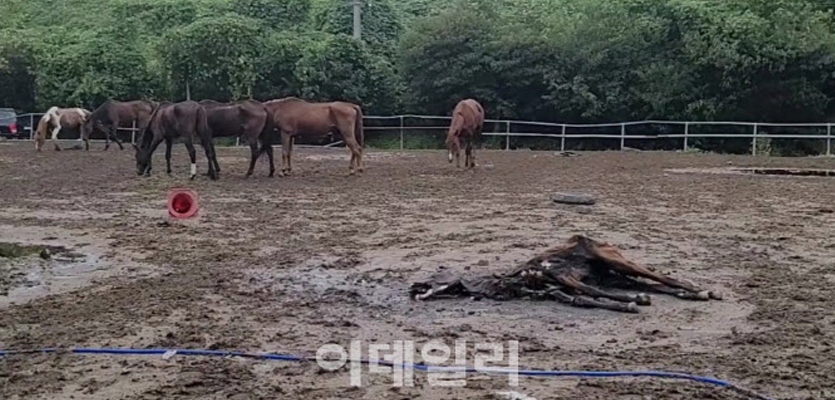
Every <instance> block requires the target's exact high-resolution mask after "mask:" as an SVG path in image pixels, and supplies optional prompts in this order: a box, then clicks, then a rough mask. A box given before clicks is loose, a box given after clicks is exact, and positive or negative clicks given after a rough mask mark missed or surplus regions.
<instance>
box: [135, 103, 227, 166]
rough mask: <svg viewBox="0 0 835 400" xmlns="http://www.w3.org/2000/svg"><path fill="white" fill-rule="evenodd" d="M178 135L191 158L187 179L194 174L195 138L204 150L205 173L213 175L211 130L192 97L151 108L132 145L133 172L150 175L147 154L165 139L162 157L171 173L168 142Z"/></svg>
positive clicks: (213, 153)
mask: <svg viewBox="0 0 835 400" xmlns="http://www.w3.org/2000/svg"><path fill="white" fill-rule="evenodd" d="M176 138H182V139H183V142H184V143H185V145H186V149H188V156H189V158H190V159H191V179H194V177H195V176H196V175H197V154H196V152H195V150H194V140H195V139H199V140H200V143H201V144H202V145H203V149H204V150H205V151H206V158H207V159H208V162H209V174H208V175H209V177H210V178H211V179H213V180H214V179H217V176H218V175H217V171H216V170H215V165H217V158H216V156H215V147H214V144H213V143H212V130H211V129H210V128H209V122H208V119H207V118H206V110H204V109H203V107H202V106H200V104H197V102H194V101H184V102H182V103H175V104H171V103H164V104H161V105H160V106H159V107H157V109H156V110H155V111H154V113H153V115H152V116H151V121H150V123H149V124H148V126H147V129H145V131H143V133H142V136H141V138H140V141H139V146H134V147H135V148H136V173H137V174H139V175H142V174H145V175H146V176H150V175H151V158H153V154H154V151H155V150H156V149H157V146H159V144H160V143H162V141H163V140H164V141H165V145H166V146H165V161H166V163H167V167H168V168H167V172H168V173H169V174H170V173H171V146H172V145H173V144H174V139H176Z"/></svg>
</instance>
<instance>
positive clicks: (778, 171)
mask: <svg viewBox="0 0 835 400" xmlns="http://www.w3.org/2000/svg"><path fill="white" fill-rule="evenodd" d="M665 171H666V172H671V173H676V174H720V175H742V176H747V175H761V176H781V177H792V178H794V177H803V178H821V177H823V178H835V170H831V169H810V168H766V167H720V168H672V169H666V170H665Z"/></svg>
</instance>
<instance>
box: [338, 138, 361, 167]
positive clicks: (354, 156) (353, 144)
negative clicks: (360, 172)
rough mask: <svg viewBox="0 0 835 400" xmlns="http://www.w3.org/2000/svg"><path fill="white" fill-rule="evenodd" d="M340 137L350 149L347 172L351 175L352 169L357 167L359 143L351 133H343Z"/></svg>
mask: <svg viewBox="0 0 835 400" xmlns="http://www.w3.org/2000/svg"><path fill="white" fill-rule="evenodd" d="M342 139H343V140H344V141H345V147H347V148H348V150H350V151H351V161H350V162H349V163H348V174H349V175H353V174H354V169H355V168H356V167H358V164H359V158H360V145H359V143H357V139H356V138H355V137H354V135H353V134H348V135H345V134H343V135H342Z"/></svg>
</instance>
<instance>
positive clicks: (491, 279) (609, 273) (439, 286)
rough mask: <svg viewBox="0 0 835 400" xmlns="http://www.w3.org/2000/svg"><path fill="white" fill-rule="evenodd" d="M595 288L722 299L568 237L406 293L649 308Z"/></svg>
mask: <svg viewBox="0 0 835 400" xmlns="http://www.w3.org/2000/svg"><path fill="white" fill-rule="evenodd" d="M641 278H643V279H646V280H649V281H653V282H647V281H644V280H641ZM600 287H610V288H620V289H633V290H639V291H647V292H655V293H663V294H668V295H673V296H676V297H678V298H681V299H687V300H710V299H714V300H721V299H722V296H721V295H720V294H719V293H718V292H713V291H708V290H702V289H698V288H696V287H695V286H693V285H691V284H689V283H686V282H682V281H679V280H676V279H673V278H670V277H668V276H664V275H661V274H658V273H655V272H653V271H650V270H649V269H647V268H645V267H642V266H640V265H637V264H635V263H633V262H631V261H629V260H627V259H626V258H624V257H623V255H621V254H620V252H619V251H618V249H616V248H615V247H613V246H611V245H609V244H607V243H602V242H598V241H596V240H593V239H589V238H587V237H585V236H574V237H572V238H571V239H568V242H567V243H566V244H564V245H562V246H558V247H556V248H554V249H551V250H548V251H546V252H544V253H542V254H540V255H538V256H536V257H534V258H533V259H531V260H530V261H528V262H526V263H524V264H522V265H520V266H519V267H517V268H516V269H514V270H513V271H512V272H510V273H509V274H505V275H491V276H482V277H477V278H474V279H464V278H460V277H456V276H453V275H452V274H450V273H449V272H442V273H439V274H437V275H435V276H433V277H432V278H430V280H428V281H426V282H418V283H415V284H413V285H412V287H411V295H412V298H414V299H415V300H427V299H432V298H440V297H463V296H477V297H486V298H489V299H494V300H508V299H512V298H522V297H527V298H533V299H549V300H558V301H561V302H564V303H568V304H571V305H573V306H577V307H590V308H595V307H597V308H605V309H608V310H614V311H622V312H632V313H637V312H638V306H639V305H642V306H648V305H650V304H651V301H650V297H649V296H648V295H646V294H644V293H640V294H637V295H632V294H621V293H612V292H608V291H605V290H603V289H600ZM604 299H606V300H604ZM607 300H614V301H607Z"/></svg>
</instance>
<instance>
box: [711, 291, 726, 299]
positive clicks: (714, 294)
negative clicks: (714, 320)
mask: <svg viewBox="0 0 835 400" xmlns="http://www.w3.org/2000/svg"><path fill="white" fill-rule="evenodd" d="M707 295H708V296H710V298H711V299H713V300H722V297H723V296H722V293H719V292H714V291H712V290H711V291H709V292H707Z"/></svg>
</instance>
